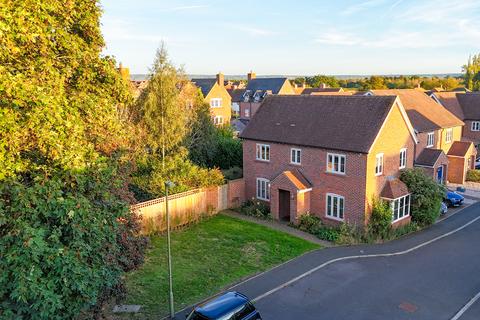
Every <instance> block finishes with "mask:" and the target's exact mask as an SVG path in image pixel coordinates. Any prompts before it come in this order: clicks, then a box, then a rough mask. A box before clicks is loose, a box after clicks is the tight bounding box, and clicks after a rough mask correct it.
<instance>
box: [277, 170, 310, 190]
mask: <svg viewBox="0 0 480 320" xmlns="http://www.w3.org/2000/svg"><path fill="white" fill-rule="evenodd" d="M282 178H283V179H282ZM282 180H283V181H285V180H287V181H289V182H290V184H292V185H293V186H294V187H295V189H297V190H298V191H305V190H309V189H311V188H312V184H311V183H310V181H308V179H307V178H306V177H305V176H304V175H303V174H302V173H301V172H300V171H299V170H297V169H295V170H286V171H283V172H282V173H280V174H279V175H278V176H276V177H275V179H273V181H272V184H274V183H276V182H277V183H281V181H282Z"/></svg>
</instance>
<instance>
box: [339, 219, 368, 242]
mask: <svg viewBox="0 0 480 320" xmlns="http://www.w3.org/2000/svg"><path fill="white" fill-rule="evenodd" d="M338 233H339V234H338V238H337V241H336V243H337V244H347V245H351V244H358V243H364V242H366V238H365V232H364V231H363V229H362V228H358V227H357V226H355V225H351V224H348V223H342V224H341V225H340V228H339V229H338Z"/></svg>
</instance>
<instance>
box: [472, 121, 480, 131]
mask: <svg viewBox="0 0 480 320" xmlns="http://www.w3.org/2000/svg"><path fill="white" fill-rule="evenodd" d="M472 131H480V121H472Z"/></svg>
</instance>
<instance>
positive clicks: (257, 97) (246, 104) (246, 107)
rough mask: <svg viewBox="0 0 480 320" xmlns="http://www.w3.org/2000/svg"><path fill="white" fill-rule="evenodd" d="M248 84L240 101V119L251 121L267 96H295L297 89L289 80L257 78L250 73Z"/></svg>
mask: <svg viewBox="0 0 480 320" xmlns="http://www.w3.org/2000/svg"><path fill="white" fill-rule="evenodd" d="M247 78H248V83H247V86H246V87H245V91H244V92H243V95H242V97H241V100H240V119H246V120H250V119H251V118H252V117H253V115H254V114H255V113H256V112H257V110H258V108H259V107H260V105H261V104H262V101H263V99H264V98H265V97H266V96H267V95H272V94H287V95H289V94H292V95H294V94H295V89H294V88H293V86H292V84H291V83H290V81H289V80H288V79H287V78H257V77H256V74H255V73H253V72H249V73H248V75H247Z"/></svg>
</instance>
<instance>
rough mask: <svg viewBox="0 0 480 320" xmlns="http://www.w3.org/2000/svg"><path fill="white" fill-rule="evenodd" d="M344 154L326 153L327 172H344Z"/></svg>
mask: <svg viewBox="0 0 480 320" xmlns="http://www.w3.org/2000/svg"><path fill="white" fill-rule="evenodd" d="M345 159H346V157H345V155H343V154H335V153H327V172H332V173H340V174H345Z"/></svg>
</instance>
